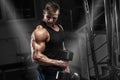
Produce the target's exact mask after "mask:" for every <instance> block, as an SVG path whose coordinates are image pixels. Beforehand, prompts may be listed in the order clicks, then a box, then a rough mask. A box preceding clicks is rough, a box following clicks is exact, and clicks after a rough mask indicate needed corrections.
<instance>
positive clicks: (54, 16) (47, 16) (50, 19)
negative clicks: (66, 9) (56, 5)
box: [44, 10, 59, 26]
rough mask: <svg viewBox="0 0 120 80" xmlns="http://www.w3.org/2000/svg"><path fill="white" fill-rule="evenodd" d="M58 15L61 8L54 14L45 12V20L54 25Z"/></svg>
mask: <svg viewBox="0 0 120 80" xmlns="http://www.w3.org/2000/svg"><path fill="white" fill-rule="evenodd" d="M58 16H59V10H57V11H56V12H55V13H52V14H50V13H48V12H47V11H46V12H45V13H44V20H45V21H46V23H47V24H48V25H50V26H52V25H54V24H55V22H56V21H57V19H58Z"/></svg>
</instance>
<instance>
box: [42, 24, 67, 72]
mask: <svg viewBox="0 0 120 80" xmlns="http://www.w3.org/2000/svg"><path fill="white" fill-rule="evenodd" d="M41 25H42V26H43V27H44V28H45V29H46V30H47V31H48V32H49V34H50V41H49V42H46V48H45V51H44V54H45V55H46V56H47V57H49V58H52V59H57V57H58V56H59V55H60V54H59V55H58V53H59V52H60V51H61V50H63V41H64V38H65V34H64V31H63V30H62V28H61V27H60V26H59V25H58V27H59V31H54V30H53V29H52V28H50V27H49V26H47V25H46V23H45V22H41ZM42 68H43V69H49V70H63V68H61V67H58V66H49V67H45V66H42Z"/></svg>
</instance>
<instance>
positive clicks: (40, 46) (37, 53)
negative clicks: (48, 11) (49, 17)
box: [31, 26, 68, 68]
mask: <svg viewBox="0 0 120 80" xmlns="http://www.w3.org/2000/svg"><path fill="white" fill-rule="evenodd" d="M47 41H49V34H48V32H47V31H46V29H44V28H42V27H41V26H39V27H37V28H36V30H35V31H34V32H33V34H32V38H31V49H32V54H33V60H35V61H36V62H38V63H39V62H40V63H44V64H46V65H56V66H60V67H64V68H66V67H67V66H68V62H67V61H63V60H55V59H50V58H48V57H47V56H46V55H44V54H43V52H44V50H45V47H46V44H45V43H46V42H47Z"/></svg>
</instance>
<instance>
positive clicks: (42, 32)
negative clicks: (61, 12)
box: [33, 25, 48, 40]
mask: <svg viewBox="0 0 120 80" xmlns="http://www.w3.org/2000/svg"><path fill="white" fill-rule="evenodd" d="M33 34H34V36H35V38H36V39H38V40H41V39H42V40H45V39H46V38H47V34H48V32H47V30H46V29H45V28H44V27H42V25H38V26H36V29H35V30H34V31H33Z"/></svg>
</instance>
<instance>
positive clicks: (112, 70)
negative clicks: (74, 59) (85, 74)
mask: <svg viewBox="0 0 120 80" xmlns="http://www.w3.org/2000/svg"><path fill="white" fill-rule="evenodd" d="M93 6H94V0H92V7H93ZM84 7H85V12H86V24H87V27H86V29H87V31H88V32H87V38H88V39H87V41H88V40H89V45H90V49H91V56H92V61H93V66H94V72H95V80H119V73H120V68H119V67H118V66H117V63H116V54H115V45H117V50H116V52H117V53H118V54H119V53H120V50H119V49H120V46H119V45H120V43H119V29H118V9H117V0H104V10H105V26H106V39H107V50H108V55H107V56H108V60H107V62H104V63H106V64H107V66H106V67H107V68H108V69H107V70H108V71H109V74H108V75H106V76H104V77H103V76H100V74H99V70H98V65H100V64H99V62H97V59H96V54H95V50H94V42H93V40H94V37H95V34H94V30H93V20H94V18H93V13H92V12H93V8H92V11H91V14H90V11H89V5H88V1H87V0H84ZM115 40H116V44H115ZM86 43H88V42H86ZM87 54H88V53H87ZM87 57H88V56H87ZM88 58H89V57H88ZM101 63H102V62H101ZM88 67H89V61H88ZM90 77H91V76H90V70H89V80H92V79H91V78H90Z"/></svg>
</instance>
